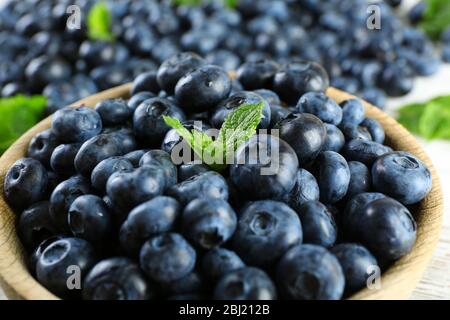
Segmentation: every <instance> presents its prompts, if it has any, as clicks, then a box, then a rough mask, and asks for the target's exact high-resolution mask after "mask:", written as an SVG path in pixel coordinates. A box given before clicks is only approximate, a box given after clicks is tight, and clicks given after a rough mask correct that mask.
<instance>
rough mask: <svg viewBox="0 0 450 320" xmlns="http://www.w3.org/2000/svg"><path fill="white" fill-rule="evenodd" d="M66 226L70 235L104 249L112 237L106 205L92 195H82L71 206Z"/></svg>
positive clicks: (110, 218)
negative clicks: (67, 225) (70, 232)
mask: <svg viewBox="0 0 450 320" xmlns="http://www.w3.org/2000/svg"><path fill="white" fill-rule="evenodd" d="M67 221H68V224H69V228H70V231H72V234H73V235H74V236H75V237H77V238H81V239H85V240H86V241H89V243H91V244H92V245H94V246H95V247H98V248H105V247H107V246H108V244H109V243H108V242H109V241H110V240H111V237H112V235H113V219H112V216H111V213H110V211H109V209H108V207H107V205H106V203H105V202H104V201H103V200H102V199H101V198H99V197H97V196H94V195H83V196H80V197H78V198H76V199H75V201H74V202H73V203H72V204H71V206H70V209H69V214H68V220H67Z"/></svg>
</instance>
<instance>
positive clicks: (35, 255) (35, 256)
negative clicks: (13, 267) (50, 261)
mask: <svg viewBox="0 0 450 320" xmlns="http://www.w3.org/2000/svg"><path fill="white" fill-rule="evenodd" d="M63 238H64V236H53V237H50V238H47V239H45V240H44V241H42V242H41V243H40V244H39V245H38V246H37V247H36V249H34V250H33V251H32V253H31V255H30V257H29V259H28V268H29V270H30V273H31V274H32V275H33V277H36V264H37V262H38V260H39V257H40V256H41V255H42V252H44V250H45V249H46V248H47V247H48V246H49V245H50V244H52V243H53V242H55V241H57V240H60V239H63Z"/></svg>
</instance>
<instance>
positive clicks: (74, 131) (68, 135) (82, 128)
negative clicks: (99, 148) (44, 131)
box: [52, 107, 103, 143]
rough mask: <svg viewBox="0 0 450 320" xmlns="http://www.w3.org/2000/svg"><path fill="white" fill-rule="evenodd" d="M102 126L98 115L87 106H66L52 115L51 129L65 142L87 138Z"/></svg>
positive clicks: (96, 132) (80, 140)
mask: <svg viewBox="0 0 450 320" xmlns="http://www.w3.org/2000/svg"><path fill="white" fill-rule="evenodd" d="M102 128H103V126H102V119H101V117H100V115H99V114H98V112H96V111H95V110H92V109H90V108H88V107H76V108H72V107H66V108H63V109H60V110H58V111H56V113H55V114H54V115H53V120H52V131H53V133H54V134H55V135H56V137H57V138H58V139H59V140H60V141H62V142H65V143H72V142H84V141H86V140H89V139H90V138H92V137H95V136H96V135H98V134H99V133H100V132H101V131H102Z"/></svg>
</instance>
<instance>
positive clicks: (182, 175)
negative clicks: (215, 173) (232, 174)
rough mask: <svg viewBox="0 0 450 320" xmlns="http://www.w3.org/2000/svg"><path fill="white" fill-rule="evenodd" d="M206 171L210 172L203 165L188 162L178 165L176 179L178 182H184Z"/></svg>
mask: <svg viewBox="0 0 450 320" xmlns="http://www.w3.org/2000/svg"><path fill="white" fill-rule="evenodd" d="M208 171H211V169H210V168H209V167H207V166H206V165H204V164H201V163H194V162H189V163H186V164H182V165H180V167H179V168H178V179H179V180H180V182H181V181H185V180H188V179H189V178H191V177H193V176H196V175H198V174H200V173H203V172H208Z"/></svg>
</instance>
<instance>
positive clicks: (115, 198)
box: [106, 166, 166, 215]
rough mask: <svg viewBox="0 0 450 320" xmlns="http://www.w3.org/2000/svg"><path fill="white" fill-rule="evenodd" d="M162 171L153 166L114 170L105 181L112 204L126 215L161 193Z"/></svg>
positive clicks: (163, 185)
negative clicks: (130, 169)
mask: <svg viewBox="0 0 450 320" xmlns="http://www.w3.org/2000/svg"><path fill="white" fill-rule="evenodd" d="M165 185H166V181H165V176H164V173H163V172H162V171H161V169H160V168H158V167H155V166H143V167H140V168H137V169H134V170H133V171H127V172H116V173H114V174H113V175H112V176H111V177H110V178H109V179H108V182H107V183H106V193H107V195H108V197H109V198H110V199H111V201H112V202H113V204H114V206H115V207H116V208H118V209H119V210H121V211H123V213H124V214H125V215H126V214H127V212H129V211H131V210H132V209H133V208H135V207H136V206H138V205H140V204H141V203H144V202H145V201H148V200H151V199H153V198H154V197H156V196H159V195H161V194H162V193H163V191H164V187H165Z"/></svg>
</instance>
